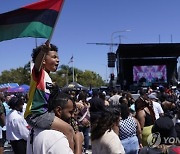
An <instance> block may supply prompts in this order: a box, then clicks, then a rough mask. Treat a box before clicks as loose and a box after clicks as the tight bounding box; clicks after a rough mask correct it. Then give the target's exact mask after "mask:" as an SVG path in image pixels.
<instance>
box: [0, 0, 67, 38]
mask: <svg viewBox="0 0 180 154" xmlns="http://www.w3.org/2000/svg"><path fill="white" fill-rule="evenodd" d="M63 3H64V0H42V1H39V2H36V3H33V4H30V5H27V6H25V7H22V8H19V9H17V10H14V11H10V12H7V13H3V14H0V41H3V40H9V39H14V38H21V37H37V38H47V39H48V38H49V37H50V35H51V33H52V31H53V28H54V25H55V23H56V20H57V17H58V14H59V12H60V10H61V9H62V6H63Z"/></svg>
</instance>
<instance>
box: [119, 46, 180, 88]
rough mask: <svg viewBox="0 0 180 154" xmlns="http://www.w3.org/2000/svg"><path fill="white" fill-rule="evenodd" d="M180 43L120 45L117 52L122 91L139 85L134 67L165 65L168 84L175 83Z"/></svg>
mask: <svg viewBox="0 0 180 154" xmlns="http://www.w3.org/2000/svg"><path fill="white" fill-rule="evenodd" d="M179 56H180V43H148V44H119V46H118V49H117V51H116V58H117V61H116V62H117V63H116V66H117V84H120V85H121V87H122V89H125V88H126V89H127V88H129V87H131V86H133V85H137V83H136V82H135V81H133V66H145V65H147V66H148V65H165V66H166V72H167V73H166V74H167V80H166V81H165V82H166V83H170V82H173V81H174V82H175V77H176V75H177V58H178V57H179Z"/></svg>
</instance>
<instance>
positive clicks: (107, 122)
mask: <svg viewBox="0 0 180 154" xmlns="http://www.w3.org/2000/svg"><path fill="white" fill-rule="evenodd" d="M57 52H58V49H57V47H56V46H55V45H52V44H50V43H49V42H46V44H44V45H41V46H39V47H37V48H36V49H34V50H33V53H32V59H33V62H34V63H35V65H34V68H33V70H32V74H31V75H32V76H31V83H30V90H29V93H28V94H27V95H26V96H27V97H25V95H20V94H18V95H17V94H8V93H7V94H3V93H1V95H0V126H1V127H0V128H1V130H0V154H1V153H3V146H4V143H5V142H6V141H7V142H8V143H9V144H10V145H11V146H12V149H13V151H14V153H15V154H26V153H27V154H48V153H49V154H50V153H53V154H59V153H62V154H70V153H75V154H82V153H87V151H88V150H89V149H91V151H92V153H93V154H138V153H140V154H145V153H150V154H151V153H152V154H156V153H170V154H171V153H177V154H178V153H180V147H179V144H180V138H179V137H180V97H179V94H180V92H179V91H178V90H177V89H173V88H172V87H162V86H160V87H159V88H156V89H151V88H150V87H149V88H147V89H144V88H141V89H140V90H139V91H138V95H139V96H138V98H136V99H135V98H134V97H133V94H131V92H129V91H123V90H118V89H116V88H112V89H111V90H109V91H97V90H96V91H80V90H78V91H77V90H69V91H61V90H60V89H59V87H58V86H57V85H56V84H55V83H53V82H52V80H51V78H50V75H49V74H50V72H54V71H56V69H57V67H58V64H59V58H58V54H57ZM4 127H5V128H4ZM3 128H4V129H3ZM4 132H5V133H4Z"/></svg>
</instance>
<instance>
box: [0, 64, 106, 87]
mask: <svg viewBox="0 0 180 154" xmlns="http://www.w3.org/2000/svg"><path fill="white" fill-rule="evenodd" d="M50 76H51V78H52V81H53V82H56V83H57V84H58V85H59V86H60V87H64V86H65V85H67V84H68V83H70V82H73V68H72V67H69V66H68V65H61V66H60V67H59V69H58V70H57V71H56V72H55V73H51V74H50ZM74 81H76V82H78V83H80V84H81V85H83V86H86V87H90V86H92V87H99V86H102V85H105V83H104V81H103V80H102V77H101V76H100V75H99V74H97V73H95V72H92V71H89V70H85V71H82V70H79V69H77V68H74ZM10 82H15V83H18V84H20V85H21V84H28V85H29V84H30V63H28V64H26V65H25V66H24V68H23V67H19V68H17V69H11V70H10V71H7V70H5V71H3V72H2V73H1V75H0V83H10Z"/></svg>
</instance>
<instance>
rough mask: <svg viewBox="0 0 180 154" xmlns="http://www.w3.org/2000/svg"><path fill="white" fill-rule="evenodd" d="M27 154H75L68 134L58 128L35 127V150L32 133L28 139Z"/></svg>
mask: <svg viewBox="0 0 180 154" xmlns="http://www.w3.org/2000/svg"><path fill="white" fill-rule="evenodd" d="M26 153H27V154H73V152H72V150H71V148H70V147H69V143H68V140H67V138H66V136H65V135H64V134H63V133H61V132H59V131H56V130H39V129H34V137H33V152H32V144H30V135H29V137H28V141H27V152H26Z"/></svg>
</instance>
